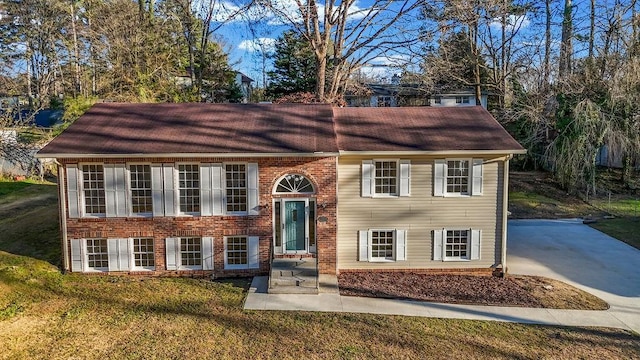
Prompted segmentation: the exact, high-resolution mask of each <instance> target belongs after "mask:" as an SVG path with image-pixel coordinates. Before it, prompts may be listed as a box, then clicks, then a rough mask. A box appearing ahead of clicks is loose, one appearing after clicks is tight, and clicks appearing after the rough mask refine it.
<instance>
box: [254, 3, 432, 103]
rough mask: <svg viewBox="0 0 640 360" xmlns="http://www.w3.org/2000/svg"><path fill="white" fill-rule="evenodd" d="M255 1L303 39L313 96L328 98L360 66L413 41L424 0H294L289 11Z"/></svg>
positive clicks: (332, 97)
mask: <svg viewBox="0 0 640 360" xmlns="http://www.w3.org/2000/svg"><path fill="white" fill-rule="evenodd" d="M258 4H259V5H260V6H264V7H266V8H268V9H270V10H271V11H272V12H273V13H274V14H275V15H276V16H277V18H278V19H279V20H280V21H282V22H283V23H286V24H288V25H289V26H291V27H292V28H294V29H295V30H296V31H297V32H298V33H300V34H301V35H302V36H304V37H305V38H306V39H307V40H308V41H309V43H310V44H311V47H312V48H313V50H314V53H315V56H316V62H317V71H316V77H317V80H318V82H317V90H316V96H317V98H318V99H319V100H322V101H328V102H331V101H335V100H337V99H338V98H340V96H341V94H342V92H343V91H344V88H345V85H346V83H347V80H348V78H349V76H350V75H351V74H352V73H353V72H354V71H356V70H357V69H359V68H360V67H361V66H363V65H365V64H366V63H367V62H369V61H371V60H372V59H374V58H376V57H378V56H386V55H389V54H390V53H391V52H392V51H394V50H396V51H397V50H398V49H400V48H402V47H410V46H411V45H413V44H415V43H417V42H418V40H419V37H420V32H419V24H418V23H417V22H416V21H415V15H416V14H415V13H416V11H417V10H418V9H420V8H421V6H422V5H423V4H424V0H401V1H394V0H374V1H373V2H372V3H371V4H368V6H367V8H366V9H359V8H357V6H356V1H355V0H346V1H337V0H328V1H325V2H324V4H321V3H318V2H316V1H315V0H307V1H302V0H296V1H295V4H296V6H295V8H294V9H291V8H283V7H282V6H281V4H282V2H279V1H275V0H261V1H259V2H258ZM412 20H413V21H412ZM329 62H331V71H328V68H329V66H328V63H329Z"/></svg>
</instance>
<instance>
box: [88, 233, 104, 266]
mask: <svg viewBox="0 0 640 360" xmlns="http://www.w3.org/2000/svg"><path fill="white" fill-rule="evenodd" d="M85 251H86V253H87V268H88V269H90V270H99V271H107V270H109V255H108V252H107V239H87V242H86V249H85Z"/></svg>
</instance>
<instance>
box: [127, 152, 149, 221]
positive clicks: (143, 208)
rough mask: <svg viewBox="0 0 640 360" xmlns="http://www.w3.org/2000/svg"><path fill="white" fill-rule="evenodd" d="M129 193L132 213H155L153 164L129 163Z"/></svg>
mask: <svg viewBox="0 0 640 360" xmlns="http://www.w3.org/2000/svg"><path fill="white" fill-rule="evenodd" d="M129 194H130V195H129V196H130V199H131V203H130V205H131V214H133V215H146V216H148V215H151V214H152V213H153V196H152V186H151V165H147V164H129Z"/></svg>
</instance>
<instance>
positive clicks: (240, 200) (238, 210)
mask: <svg viewBox="0 0 640 360" xmlns="http://www.w3.org/2000/svg"><path fill="white" fill-rule="evenodd" d="M225 185H226V186H225V188H226V200H227V201H226V210H227V213H232V214H245V213H247V196H248V193H247V190H248V189H247V185H248V184H247V165H246V164H225Z"/></svg>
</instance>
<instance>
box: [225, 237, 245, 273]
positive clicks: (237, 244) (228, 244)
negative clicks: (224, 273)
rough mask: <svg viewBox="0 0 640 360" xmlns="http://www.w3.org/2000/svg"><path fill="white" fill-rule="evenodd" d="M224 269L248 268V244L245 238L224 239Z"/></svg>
mask: <svg viewBox="0 0 640 360" xmlns="http://www.w3.org/2000/svg"><path fill="white" fill-rule="evenodd" d="M224 240H225V251H226V257H225V259H226V261H225V268H230V269H231V268H248V267H249V243H248V239H247V237H246V236H227V237H225V239H224Z"/></svg>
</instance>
